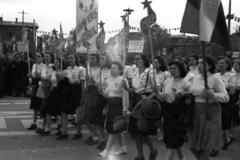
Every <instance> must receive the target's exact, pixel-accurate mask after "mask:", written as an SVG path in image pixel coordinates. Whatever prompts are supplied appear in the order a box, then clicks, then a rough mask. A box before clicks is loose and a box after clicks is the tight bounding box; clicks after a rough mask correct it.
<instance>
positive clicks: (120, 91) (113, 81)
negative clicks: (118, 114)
mask: <svg viewBox="0 0 240 160" xmlns="http://www.w3.org/2000/svg"><path fill="white" fill-rule="evenodd" d="M122 80H123V77H122V76H118V77H111V78H109V79H108V80H107V87H106V96H107V97H108V98H111V97H122V100H123V111H127V110H128V106H129V93H128V92H127V91H126V90H125V89H124V88H123V87H122ZM125 81H126V83H127V80H126V79H125ZM127 85H128V84H127Z"/></svg>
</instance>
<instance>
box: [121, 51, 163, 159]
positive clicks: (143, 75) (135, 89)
mask: <svg viewBox="0 0 240 160" xmlns="http://www.w3.org/2000/svg"><path fill="white" fill-rule="evenodd" d="M135 61H136V65H137V68H138V71H136V72H135V73H134V76H133V80H132V88H129V87H128V86H127V84H126V83H125V81H123V88H124V89H125V90H126V91H128V92H129V93H130V94H133V104H132V105H133V107H134V108H133V110H134V109H135V108H136V105H137V104H138V103H139V102H140V101H142V100H144V99H153V98H154V97H156V94H155V93H154V92H153V88H154V79H153V71H152V70H150V69H149V67H150V62H149V60H148V56H147V55H146V54H139V55H136V56H135ZM155 80H156V85H157V86H159V85H160V84H159V82H158V80H157V76H156V79H155ZM137 123H138V118H136V117H133V115H131V116H130V119H129V125H128V132H129V133H130V135H132V136H134V139H135V143H136V146H137V151H138V156H137V157H136V158H135V160H144V155H143V140H144V141H145V142H146V143H147V145H148V146H149V148H150V159H151V160H155V159H156V157H157V149H156V148H155V147H154V145H153V143H152V141H151V138H150V135H156V134H157V127H158V126H156V127H155V128H151V129H149V130H147V131H143V130H139V128H138V126H137Z"/></svg>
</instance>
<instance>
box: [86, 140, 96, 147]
mask: <svg viewBox="0 0 240 160" xmlns="http://www.w3.org/2000/svg"><path fill="white" fill-rule="evenodd" d="M96 144H98V140H96V141H95V140H93V139H91V140H90V141H89V142H88V143H87V145H89V146H93V145H96Z"/></svg>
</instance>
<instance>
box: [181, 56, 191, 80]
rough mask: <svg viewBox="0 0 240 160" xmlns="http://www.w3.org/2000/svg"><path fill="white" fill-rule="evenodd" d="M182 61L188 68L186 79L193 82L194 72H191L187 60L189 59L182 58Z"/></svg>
mask: <svg viewBox="0 0 240 160" xmlns="http://www.w3.org/2000/svg"><path fill="white" fill-rule="evenodd" d="M181 61H182V62H183V63H184V66H185V68H186V70H187V75H186V76H185V78H184V79H185V80H186V81H188V82H190V83H191V84H192V81H193V79H194V74H192V73H191V72H190V69H189V64H188V61H187V60H184V59H183V60H181Z"/></svg>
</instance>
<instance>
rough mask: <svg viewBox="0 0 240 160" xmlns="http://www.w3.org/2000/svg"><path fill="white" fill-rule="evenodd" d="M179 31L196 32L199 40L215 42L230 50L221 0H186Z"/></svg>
mask: <svg viewBox="0 0 240 160" xmlns="http://www.w3.org/2000/svg"><path fill="white" fill-rule="evenodd" d="M181 32H182V33H191V34H197V35H199V39H200V40H201V41H205V42H212V43H217V44H219V45H221V46H222V47H223V48H225V49H226V50H228V51H229V50H231V44H230V38H229V33H228V29H227V24H226V21H225V14H224V10H223V6H222V2H221V0H214V1H213V0H188V1H187V4H186V9H185V13H184V15H183V19H182V26H181Z"/></svg>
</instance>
